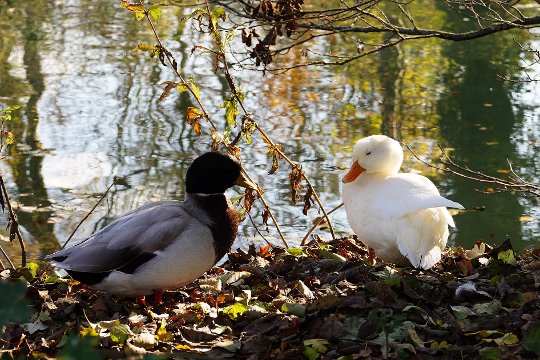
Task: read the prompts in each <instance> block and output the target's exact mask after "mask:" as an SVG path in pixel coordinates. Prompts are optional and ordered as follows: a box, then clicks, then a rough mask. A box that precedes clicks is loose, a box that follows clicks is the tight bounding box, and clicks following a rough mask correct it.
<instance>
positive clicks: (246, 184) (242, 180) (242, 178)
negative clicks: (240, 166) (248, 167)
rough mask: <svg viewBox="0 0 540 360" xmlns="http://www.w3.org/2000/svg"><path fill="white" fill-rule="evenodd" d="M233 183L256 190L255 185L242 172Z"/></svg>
mask: <svg viewBox="0 0 540 360" xmlns="http://www.w3.org/2000/svg"><path fill="white" fill-rule="evenodd" d="M234 185H238V186H242V187H245V188H246V189H252V190H257V185H255V184H254V183H253V182H251V181H250V180H249V179H248V178H247V177H246V175H244V173H243V172H241V173H240V175H239V176H238V179H236V181H235V182H234Z"/></svg>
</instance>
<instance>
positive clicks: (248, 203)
mask: <svg viewBox="0 0 540 360" xmlns="http://www.w3.org/2000/svg"><path fill="white" fill-rule="evenodd" d="M256 199H257V192H255V191H254V190H252V189H246V192H245V195H244V209H245V210H246V211H247V212H250V211H251V208H252V207H253V203H254V202H255V200H256Z"/></svg>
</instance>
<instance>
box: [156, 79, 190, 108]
mask: <svg viewBox="0 0 540 360" xmlns="http://www.w3.org/2000/svg"><path fill="white" fill-rule="evenodd" d="M164 84H167V86H165V90H163V92H162V93H161V96H160V97H159V99H158V101H157V103H158V104H159V103H160V102H162V101H163V99H165V98H166V97H167V95H169V93H170V92H171V90H172V89H174V88H175V87H176V86H177V85H178V83H176V82H174V81H166V82H164ZM188 110H189V109H188Z"/></svg>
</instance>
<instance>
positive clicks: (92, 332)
mask: <svg viewBox="0 0 540 360" xmlns="http://www.w3.org/2000/svg"><path fill="white" fill-rule="evenodd" d="M79 333H80V334H81V336H99V333H98V332H97V331H96V329H94V328H93V327H92V326H88V327H83V329H82V330H81V331H80V332H79Z"/></svg>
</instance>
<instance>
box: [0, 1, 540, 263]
mask: <svg viewBox="0 0 540 360" xmlns="http://www.w3.org/2000/svg"><path fill="white" fill-rule="evenodd" d="M433 4H434V3H433ZM432 7H433V8H432V9H431V8H429V9H427V10H426V11H433V12H436V13H437V14H438V16H439V17H441V16H443V17H444V19H445V21H447V22H448V23H449V24H451V25H452V26H457V27H459V26H462V25H461V23H464V22H465V20H464V19H463V18H461V17H457V16H456V15H455V14H450V13H445V12H444V10H441V9H438V8H437V7H436V6H432ZM184 13H189V10H182V9H171V10H167V11H166V12H165V15H164V16H163V17H162V18H161V19H160V21H159V23H158V31H159V32H160V34H161V36H162V38H163V39H164V40H165V42H166V45H167V46H168V47H169V49H170V50H171V51H173V53H174V54H175V56H176V58H177V60H178V62H179V65H180V67H181V69H182V70H183V72H184V74H186V76H193V79H194V81H195V83H196V84H197V85H198V86H199V87H200V91H201V97H202V99H203V103H204V104H205V106H206V108H207V109H208V110H209V111H210V114H211V116H212V118H213V119H214V120H215V122H217V123H218V126H220V127H221V128H223V126H224V123H225V118H224V110H223V109H222V108H220V107H219V106H220V104H222V103H223V100H224V99H225V98H226V97H227V96H229V93H228V89H227V85H226V81H225V79H224V77H223V75H222V74H217V75H216V74H215V73H214V72H213V70H212V62H211V61H210V60H209V59H208V58H207V57H205V56H204V55H202V56H197V55H192V54H191V49H192V47H193V45H196V44H208V39H207V38H206V37H205V36H203V35H201V34H199V33H198V31H197V29H196V28H194V27H193V26H191V25H190V24H189V23H188V24H186V23H184V22H181V21H179V20H178V19H179V17H181V16H183V15H182V14H184ZM0 22H1V23H2V24H3V25H2V27H1V28H0V108H4V107H5V106H11V105H16V104H19V105H21V106H22V108H21V110H20V111H19V113H17V114H16V116H15V118H14V120H13V121H12V122H11V123H10V127H11V131H12V132H13V133H14V135H15V139H16V144H15V145H14V146H12V147H11V149H10V152H9V155H8V156H7V157H6V158H5V159H3V161H2V162H1V164H0V171H1V174H2V176H3V177H4V178H5V181H6V184H7V187H8V191H9V192H10V194H12V197H13V201H14V205H15V207H16V210H17V214H18V217H19V220H20V223H21V227H22V228H21V229H22V232H23V236H24V237H25V239H26V240H27V241H28V242H29V252H30V257H31V258H32V259H36V258H41V257H43V256H44V255H45V254H47V253H50V252H51V251H53V250H55V249H57V248H58V247H59V244H62V243H63V242H65V241H66V239H67V238H68V236H69V235H70V234H71V232H72V231H73V230H74V228H75V227H76V226H77V224H78V223H79V221H80V220H81V219H82V218H83V217H84V216H85V215H86V214H87V213H88V211H89V210H90V209H91V208H92V207H93V206H94V204H95V203H96V202H97V200H98V199H99V198H100V197H101V195H102V194H103V193H104V192H105V191H106V189H107V187H108V186H109V185H110V184H111V182H112V181H113V177H114V176H120V177H122V179H123V180H122V182H121V183H120V184H119V185H116V186H114V187H113V188H112V190H111V192H110V193H109V195H108V196H107V197H106V200H104V202H103V203H102V204H101V205H100V206H98V208H97V209H96V210H95V211H94V212H93V213H92V214H91V215H90V217H89V218H88V219H87V220H86V221H85V222H84V223H83V225H82V226H81V228H80V229H79V230H78V232H77V234H76V235H75V239H79V240H80V239H82V238H84V237H85V236H88V235H90V234H91V233H92V232H94V231H96V230H98V229H100V228H101V227H103V226H104V225H106V224H107V223H108V222H110V221H111V220H113V219H114V218H116V217H117V216H119V215H121V214H122V213H124V212H127V211H129V210H131V209H134V208H135V207H137V206H140V205H142V204H144V203H146V202H148V201H152V200H159V199H181V198H183V196H184V186H183V177H184V173H185V170H186V169H187V167H188V166H189V164H190V163H191V161H192V160H193V159H194V158H195V157H196V156H197V155H198V154H201V153H203V152H205V151H207V150H208V149H209V146H210V143H211V138H210V136H209V135H201V136H199V135H197V134H195V133H194V131H193V129H192V128H191V126H190V125H188V124H187V123H186V122H185V119H184V114H185V109H186V108H187V107H188V106H193V105H194V102H193V100H192V99H190V98H189V97H188V96H187V95H186V94H180V95H178V94H172V95H170V96H169V97H168V98H167V99H165V101H163V102H162V103H160V104H157V99H158V98H159V96H160V94H161V92H162V90H163V85H161V86H160V85H159V84H160V83H161V82H163V81H166V80H175V78H174V75H173V74H172V72H171V70H170V69H169V68H166V67H163V66H162V65H160V64H159V63H158V62H157V60H156V59H150V58H148V57H147V56H146V55H145V54H142V53H140V52H137V51H134V50H133V49H134V48H136V46H137V44H139V43H149V44H153V43H155V41H154V40H153V38H152V34H151V33H150V32H149V29H148V26H147V24H146V23H144V22H138V21H136V20H135V19H134V17H133V15H132V14H130V13H128V12H126V11H124V10H122V9H121V8H120V6H119V4H117V3H116V2H114V1H101V0H94V1H88V0H87V1H85V0H66V1H9V0H8V1H6V0H3V1H2V0H0ZM463 26H464V25H463ZM513 38H516V39H517V40H520V41H528V44H531V45H534V44H536V45H537V46H540V43H539V42H538V41H537V42H534V39H533V38H532V35H531V34H525V33H520V32H507V33H504V34H499V35H498V36H494V37H488V38H484V39H481V40H478V41H475V42H468V43H449V42H442V41H437V40H425V41H418V42H414V43H413V42H411V43H407V44H406V45H404V46H400V47H397V48H393V49H389V50H386V51H384V52H382V53H380V54H378V55H377V56H373V57H370V58H364V59H363V60H361V61H357V62H355V63H352V64H350V65H348V66H341V67H330V68H317V69H313V68H298V69H295V70H292V71H290V72H287V73H285V74H281V75H272V74H266V75H264V76H263V74H262V73H261V72H256V71H247V70H242V71H236V72H235V73H234V75H235V77H236V79H237V82H238V83H239V84H240V85H241V87H242V88H243V89H244V92H245V94H246V105H247V107H248V109H249V111H251V112H252V114H253V115H254V116H255V118H256V119H257V121H258V122H259V123H260V124H261V126H262V128H263V129H265V130H266V131H267V132H268V133H269V134H270V136H271V137H272V138H273V139H275V140H276V141H277V142H279V143H280V144H282V147H283V150H284V152H285V153H286V154H287V155H288V156H290V158H291V159H293V160H294V161H298V162H300V163H301V164H302V166H303V168H304V170H305V171H306V173H307V174H308V175H309V176H310V178H311V180H312V182H313V185H314V186H315V188H316V190H317V191H318V192H319V194H320V197H321V200H322V202H323V203H324V204H325V206H326V208H327V209H328V210H329V209H332V208H333V207H334V206H336V205H338V204H340V203H341V196H340V187H341V182H340V179H341V177H342V175H343V173H344V171H345V169H346V168H347V167H348V166H349V164H350V151H351V149H352V146H353V145H354V142H355V141H356V139H358V138H360V137H362V136H367V135H371V134H377V133H385V134H388V135H391V136H393V137H397V138H400V139H402V140H403V141H404V142H405V143H407V144H409V145H410V146H411V147H412V148H413V149H414V150H415V151H416V152H417V153H418V154H420V155H421V156H422V157H423V158H424V159H425V160H426V161H429V162H433V163H434V164H437V161H438V157H439V155H440V153H439V152H438V148H437V144H441V145H442V146H443V147H445V148H447V149H450V154H451V156H452V157H453V158H454V159H455V160H456V161H458V162H459V163H462V164H465V165H467V166H469V167H471V168H473V169H478V170H482V171H484V172H486V173H489V174H493V175H498V176H506V175H505V174H504V172H505V170H507V169H508V165H507V160H508V161H510V162H511V163H512V164H513V166H514V168H515V170H516V172H517V173H518V174H519V175H521V176H523V177H524V178H525V179H527V180H529V181H532V182H537V183H538V182H540V162H539V155H540V127H539V125H540V111H539V106H538V105H539V103H540V96H539V95H540V93H539V89H538V87H535V86H534V84H531V83H512V82H505V81H501V80H500V77H499V76H500V75H508V76H511V77H520V76H521V77H523V76H524V72H523V70H521V69H520V68H519V67H518V66H517V65H516V64H519V63H523V61H524V57H525V55H524V54H523V53H522V52H521V51H520V49H519V47H518V46H517V45H515V44H514V42H513V41H512V39H513ZM316 46H318V47H320V48H322V49H325V50H330V49H331V48H332V47H341V49H344V48H345V49H346V47H347V46H350V44H348V43H347V41H345V40H343V39H339V38H335V39H334V41H333V42H331V43H325V42H322V41H321V42H320V43H318V44H316ZM301 60H302V55H301V53H300V52H299V51H298V52H295V51H291V52H290V53H288V54H287V55H285V56H284V57H283V58H282V59H281V61H282V62H283V63H285V64H294V63H296V62H298V61H301ZM528 71H529V73H530V74H531V75H532V76H535V75H539V74H538V72H539V71H538V69H535V68H531V69H529V70H528ZM204 126H207V125H204ZM203 133H204V132H203ZM206 133H207V132H206ZM242 159H243V161H244V164H245V166H246V168H247V169H248V170H249V171H250V172H251V173H252V174H254V175H255V177H256V179H257V180H258V181H259V183H260V184H261V186H262V187H263V188H264V189H266V193H265V197H266V199H267V200H268V202H269V203H270V204H271V207H272V208H273V209H274V213H275V215H276V217H277V219H278V222H279V223H280V225H281V228H282V230H283V232H284V234H285V235H286V237H287V238H288V239H290V242H291V243H293V244H295V243H296V244H297V243H298V241H299V239H301V238H302V237H303V236H304V235H305V233H306V231H307V229H308V228H309V227H310V226H311V223H312V221H313V219H314V218H315V217H316V216H318V213H317V210H316V209H315V208H314V209H313V210H311V211H310V212H309V214H308V216H307V217H306V216H304V215H303V214H302V211H301V210H302V205H301V204H297V205H294V204H293V203H292V201H291V195H290V189H289V186H288V183H289V181H288V174H289V169H288V168H287V166H286V164H285V163H282V164H281V167H280V169H279V170H278V171H277V173H276V174H274V175H272V176H268V171H269V169H270V167H271V159H269V158H268V156H267V148H266V145H265V143H264V142H263V141H262V140H261V139H260V138H259V137H258V136H254V139H253V143H252V144H251V145H250V146H243V149H242ZM403 169H405V170H407V169H409V170H410V169H412V170H413V171H417V172H420V173H423V174H424V175H426V176H428V177H430V178H431V179H432V180H433V181H434V182H435V183H436V184H437V186H439V188H440V190H441V193H442V194H443V195H445V196H447V197H448V198H450V199H452V200H456V201H458V202H460V203H462V204H463V205H464V206H465V207H466V208H467V209H468V210H467V211H464V212H460V213H459V214H457V215H456V216H455V220H456V223H457V231H456V232H454V233H453V234H452V237H451V240H450V245H463V246H466V247H470V246H472V244H474V242H475V241H476V240H479V239H483V240H486V241H488V242H492V243H500V242H502V241H503V240H504V239H505V238H506V237H507V236H509V237H510V238H511V239H512V240H513V243H514V245H515V247H516V248H518V249H524V248H527V247H532V246H539V245H540V225H539V224H540V223H539V219H540V207H539V206H538V203H537V202H535V201H534V200H533V199H530V198H526V197H523V196H518V195H514V194H486V193H482V192H478V191H476V189H486V188H487V187H486V186H483V185H482V184H479V183H475V182H471V181H469V180H465V179H461V178H458V177H456V176H453V175H448V174H442V173H437V172H435V171H434V170H433V169H430V168H427V167H426V166H424V165H422V164H421V163H419V162H418V161H416V160H414V159H413V158H412V157H411V156H410V154H407V156H406V161H405V164H404V167H403ZM230 195H231V196H234V195H235V193H234V191H231V192H230ZM475 209H483V211H478V210H475ZM260 214H261V207H260V206H257V207H256V208H255V209H254V210H253V212H252V215H253V216H254V218H255V221H256V223H258V224H260V223H261V220H260ZM332 219H333V222H334V226H335V228H336V231H337V232H338V233H339V234H344V233H348V232H349V231H350V229H349V226H348V224H347V220H346V217H345V213H344V211H343V210H338V211H336V212H335V213H334V214H333V215H332ZM2 221H3V224H5V220H4V219H3V220H2ZM3 227H5V226H3ZM319 233H320V234H321V235H323V236H324V237H326V238H329V234H328V232H327V231H326V230H320V231H319ZM4 236H5V234H4ZM267 236H268V238H269V239H272V241H274V242H276V243H279V241H278V240H277V236H276V232H275V230H274V229H273V228H272V227H270V229H269V232H268V233H267ZM250 243H256V244H262V240H261V238H260V237H259V236H258V235H257V234H256V231H255V230H254V228H253V226H252V225H251V224H250V223H249V221H244V222H243V223H242V224H241V229H240V237H239V240H238V243H237V245H238V246H247V244H250ZM6 246H7V247H8V248H9V249H8V251H10V252H11V253H13V252H15V250H16V247H15V246H11V247H10V246H9V245H5V246H4V247H6Z"/></svg>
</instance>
